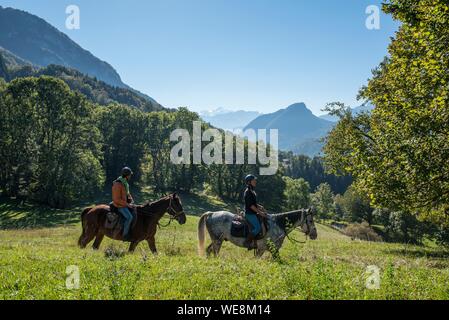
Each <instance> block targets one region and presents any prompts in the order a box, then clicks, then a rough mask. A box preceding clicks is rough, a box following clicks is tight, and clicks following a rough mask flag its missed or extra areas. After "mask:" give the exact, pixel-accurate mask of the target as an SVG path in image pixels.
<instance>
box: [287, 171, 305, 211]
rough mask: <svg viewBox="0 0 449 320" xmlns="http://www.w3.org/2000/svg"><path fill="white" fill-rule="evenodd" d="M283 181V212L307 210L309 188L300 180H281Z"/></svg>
mask: <svg viewBox="0 0 449 320" xmlns="http://www.w3.org/2000/svg"><path fill="white" fill-rule="evenodd" d="M283 179H284V181H285V190H284V197H285V210H289V211H290V210H291V211H293V210H298V209H300V208H307V207H309V205H310V186H309V184H308V183H307V182H306V181H305V180H304V179H302V178H300V179H292V178H289V177H284V178H283Z"/></svg>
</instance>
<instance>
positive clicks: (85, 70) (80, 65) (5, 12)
mask: <svg viewBox="0 0 449 320" xmlns="http://www.w3.org/2000/svg"><path fill="white" fill-rule="evenodd" d="M42 75H47V76H53V77H57V78H59V79H62V80H63V81H65V82H66V83H67V84H68V85H69V87H70V88H71V89H72V90H75V91H78V92H80V93H82V94H83V95H85V96H86V97H87V98H88V99H89V100H91V101H93V102H94V103H98V104H101V105H107V104H109V103H113V102H116V103H121V104H127V105H129V106H133V107H135V108H138V109H140V110H143V111H158V110H168V109H166V108H164V107H162V106H161V105H160V104H159V103H157V102H156V101H155V100H154V99H152V98H151V97H149V96H147V95H145V94H142V93H141V92H139V91H137V90H135V89H133V88H131V87H129V86H128V85H126V84H125V83H123V82H122V80H121V78H120V75H119V74H118V72H117V71H116V70H115V69H114V68H113V67H112V66H111V65H109V64H108V63H107V62H105V61H102V60H100V59H99V58H97V57H95V56H94V55H93V54H91V53H90V52H89V51H87V50H85V49H83V48H81V47H80V46H79V45H78V44H76V43H75V42H74V41H72V40H71V39H70V38H69V37H68V36H67V35H65V34H64V33H62V32H60V31H59V30H57V29H56V28H55V27H53V26H51V25H50V24H48V23H47V22H46V21H45V20H43V19H41V18H39V17H37V16H35V15H32V14H30V13H27V12H24V11H21V10H16V9H12V8H3V7H1V6H0V77H1V78H4V79H6V80H7V81H10V80H13V79H15V78H19V77H28V76H42ZM372 109H373V107H372V106H370V105H367V106H361V107H357V108H354V109H352V112H353V113H354V114H358V113H360V112H364V111H370V110H372ZM199 114H200V116H201V118H202V119H203V120H204V121H206V122H209V123H210V124H211V125H212V126H214V127H218V128H221V129H225V130H226V129H227V130H236V129H237V130H239V129H240V130H246V129H255V130H257V129H278V130H279V148H280V149H281V150H288V151H293V152H294V153H297V154H305V155H308V156H316V155H319V154H320V151H321V149H322V146H323V142H322V138H323V137H325V135H326V134H327V133H328V132H329V131H330V130H331V129H332V128H333V126H334V125H335V123H336V121H338V119H337V118H336V117H333V116H330V115H323V116H321V117H317V116H315V115H314V114H313V113H312V112H311V111H310V110H309V109H308V108H307V106H306V105H305V104H304V103H302V102H301V103H295V104H293V105H291V106H288V107H287V108H283V109H280V110H278V111H276V112H274V113H270V114H261V113H259V112H257V111H244V110H239V111H230V110H226V109H223V108H218V109H215V110H212V111H204V112H200V113H199Z"/></svg>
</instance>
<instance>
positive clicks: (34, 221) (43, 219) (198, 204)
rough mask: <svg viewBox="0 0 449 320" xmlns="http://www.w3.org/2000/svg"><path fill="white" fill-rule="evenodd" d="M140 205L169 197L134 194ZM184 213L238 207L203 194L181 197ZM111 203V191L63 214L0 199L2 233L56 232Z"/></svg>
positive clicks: (77, 204)
mask: <svg viewBox="0 0 449 320" xmlns="http://www.w3.org/2000/svg"><path fill="white" fill-rule="evenodd" d="M132 191H133V192H132V193H133V196H134V199H135V200H136V202H137V203H144V202H146V201H154V200H157V199H160V198H162V197H163V196H165V195H167V194H169V193H168V192H167V193H165V194H156V193H154V192H151V190H143V191H137V190H132ZM180 197H181V199H182V202H183V206H184V211H185V212H186V214H187V215H196V216H198V215H202V214H203V213H204V212H207V211H219V210H229V211H234V209H235V208H234V204H231V205H226V204H225V203H223V202H221V201H220V200H218V199H215V198H210V197H208V196H206V195H202V194H191V193H189V194H187V193H180ZM110 201H111V193H110V190H109V189H105V191H104V192H101V193H98V194H97V195H96V196H95V201H90V202H86V201H79V202H78V203H75V204H73V205H72V206H71V208H70V209H66V210H61V209H53V208H50V207H46V206H42V205H39V204H36V203H32V202H23V201H19V200H11V199H9V198H6V197H0V230H2V229H3V230H7V229H33V228H52V227H58V226H63V225H70V224H75V223H78V222H80V214H81V212H82V210H83V209H84V208H86V207H90V206H92V205H94V204H107V203H109V202H110Z"/></svg>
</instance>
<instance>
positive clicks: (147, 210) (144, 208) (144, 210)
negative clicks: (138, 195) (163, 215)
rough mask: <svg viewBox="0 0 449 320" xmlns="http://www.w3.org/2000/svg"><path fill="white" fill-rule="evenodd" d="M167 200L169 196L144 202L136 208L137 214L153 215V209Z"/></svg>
mask: <svg viewBox="0 0 449 320" xmlns="http://www.w3.org/2000/svg"><path fill="white" fill-rule="evenodd" d="M168 198H170V196H169V195H168V196H165V197H163V198H161V199H158V200H155V201H152V202H150V201H146V202H145V203H144V204H142V205H138V206H137V213H138V214H142V215H148V214H152V213H155V211H154V209H155V207H156V206H158V205H159V204H160V203H161V202H162V201H165V200H168ZM139 210H140V212H139Z"/></svg>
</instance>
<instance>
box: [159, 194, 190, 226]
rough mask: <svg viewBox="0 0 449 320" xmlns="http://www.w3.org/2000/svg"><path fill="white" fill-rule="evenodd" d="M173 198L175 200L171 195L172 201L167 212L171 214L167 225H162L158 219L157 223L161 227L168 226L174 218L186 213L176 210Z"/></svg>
mask: <svg viewBox="0 0 449 320" xmlns="http://www.w3.org/2000/svg"><path fill="white" fill-rule="evenodd" d="M172 200H173V198H172V197H170V202H169V204H168V208H167V212H168V214H169V215H170V219H169V220H168V222H167V224H165V225H161V224H160V223H159V221H158V223H157V225H158V227H159V229H160V228H166V227H168V226H169V225H170V224H171V222H172V221H173V220H175V219H176V218H178V217H179V216H181V215H182V214H183V213H184V211H180V212H176V210H175V209H174V208H173V206H172ZM168 210H171V212H174V214H171V213H170V212H169V211H168ZM161 218H162V217H161Z"/></svg>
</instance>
